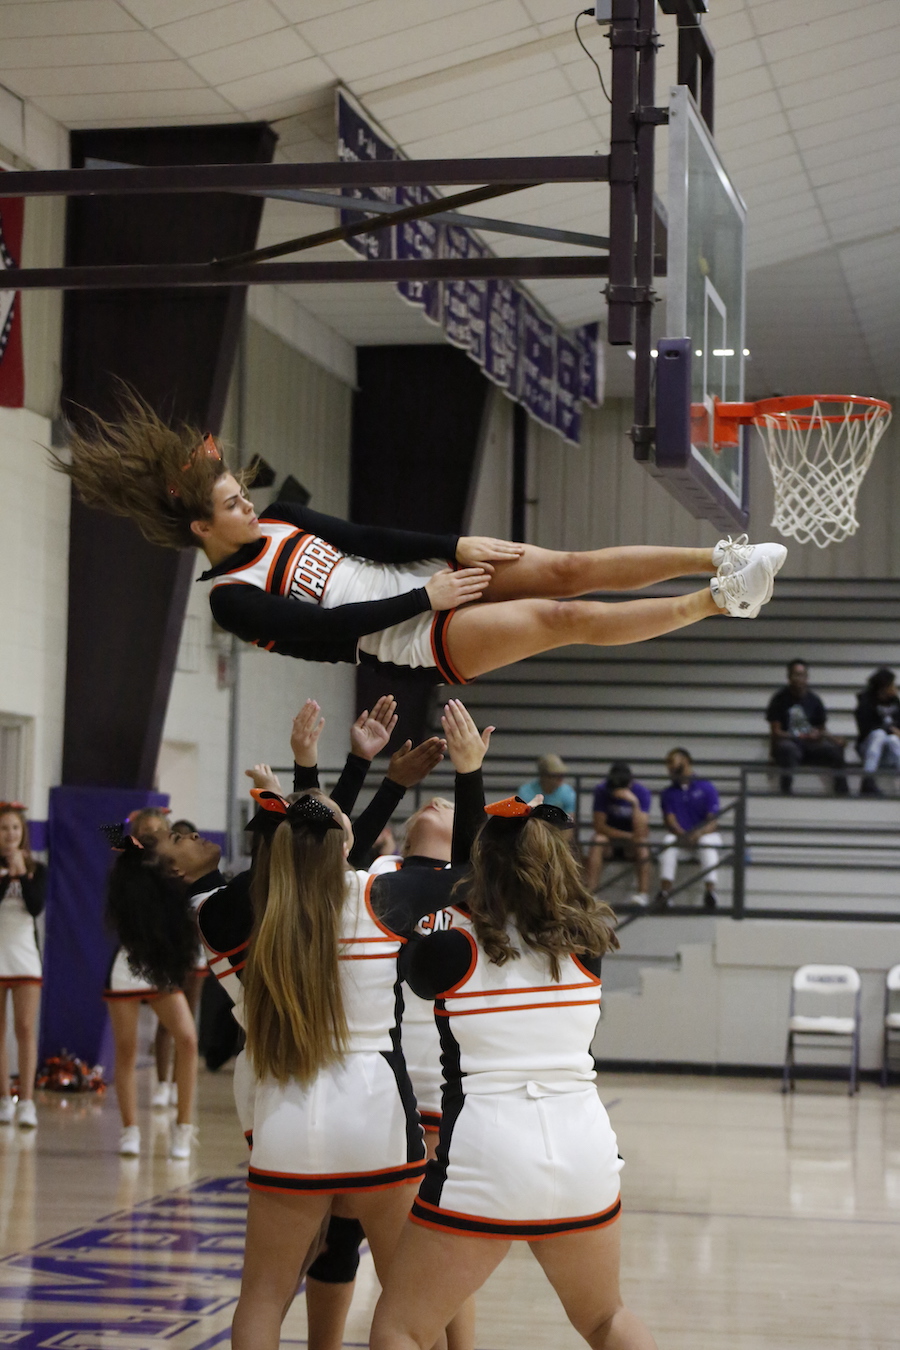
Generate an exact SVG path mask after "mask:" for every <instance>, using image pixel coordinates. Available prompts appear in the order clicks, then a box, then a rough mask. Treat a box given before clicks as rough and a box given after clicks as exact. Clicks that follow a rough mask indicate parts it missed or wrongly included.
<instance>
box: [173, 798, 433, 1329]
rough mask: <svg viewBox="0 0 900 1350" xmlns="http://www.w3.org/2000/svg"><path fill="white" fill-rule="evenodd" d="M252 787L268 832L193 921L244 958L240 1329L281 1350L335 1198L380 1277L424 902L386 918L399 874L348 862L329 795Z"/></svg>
mask: <svg viewBox="0 0 900 1350" xmlns="http://www.w3.org/2000/svg"><path fill="white" fill-rule="evenodd" d="M254 795H256V796H257V798H258V800H259V801H260V805H261V807H262V810H261V812H260V815H261V816H265V815H268V816H269V819H270V822H272V824H274V832H272V830H271V826H270V841H269V842H267V843H266V844H265V845H264V846H263V847H261V848H260V849H259V850H258V852H257V855H256V865H255V877H254V881H253V883H252V894H251V888H250V887H248V886H247V883H246V882H243V883H240V884H238V883H239V879H236V881H235V882H233V883H230V885H229V886H226V887H225V888H223V889H222V890H221V891H218V892H216V893H214V894H213V895H211V896H210V897H209V898H208V899H207V901H206V902H205V904H204V905H203V906H202V908H201V910H200V913H199V922H200V930H201V933H202V935H203V938H204V941H205V942H206V944H207V947H208V948H209V949H210V950H211V951H212V952H213V956H212V957H211V962H210V964H211V965H212V966H213V968H215V966H216V964H217V961H218V960H219V959H221V960H222V961H228V962H230V963H231V968H232V970H233V971H234V972H235V975H236V974H237V970H236V968H237V967H242V969H241V970H240V975H241V976H242V990H241V999H242V1004H243V1008H242V1016H243V1020H244V1022H245V1025H246V1028H247V1052H246V1053H247V1056H248V1060H249V1063H250V1065H251V1067H252V1071H253V1074H254V1078H255V1084H254V1091H253V1130H252V1152H251V1162H250V1175H249V1185H250V1189H251V1196H250V1208H249V1211H248V1225H247V1244H246V1252H245V1264H244V1279H243V1284H242V1293H241V1300H240V1303H239V1305H238V1309H237V1312H236V1315H235V1324H234V1342H233V1343H234V1345H235V1346H237V1347H239V1350H241V1348H242V1347H250V1346H252V1347H253V1348H254V1350H264V1348H267V1347H273V1350H274V1347H275V1346H277V1345H278V1338H279V1329H280V1325H281V1320H282V1317H283V1314H284V1311H285V1308H286V1307H287V1306H288V1305H289V1303H290V1300H291V1298H292V1297H293V1293H294V1290H295V1288H296V1282H297V1274H298V1271H299V1270H300V1268H301V1264H302V1262H303V1260H304V1257H305V1256H306V1254H307V1252H308V1249H309V1247H310V1244H311V1243H312V1242H313V1241H314V1239H315V1238H316V1236H317V1234H318V1232H319V1229H320V1226H321V1224H322V1221H323V1219H324V1217H325V1215H326V1214H327V1213H328V1212H329V1209H330V1208H331V1205H332V1201H333V1198H334V1197H335V1196H340V1197H342V1198H343V1200H344V1202H345V1205H349V1206H350V1207H351V1209H352V1213H353V1214H355V1215H356V1216H358V1218H359V1220H360V1221H361V1223H362V1225H363V1228H364V1229H365V1231H366V1235H367V1237H368V1239H369V1243H370V1246H371V1248H372V1253H373V1256H374V1258H375V1264H376V1269H377V1271H378V1272H379V1275H380V1278H382V1279H383V1278H384V1277H385V1273H386V1269H387V1266H388V1264H389V1262H390V1259H391V1254H392V1252H393V1248H394V1245H395V1243H396V1241H397V1238H398V1236H399V1233H400V1231H401V1229H402V1226H403V1223H404V1221H405V1218H406V1214H407V1213H408V1211H409V1207H410V1204H411V1202H412V1198H413V1191H414V1189H415V1185H416V1184H417V1183H418V1180H419V1179H420V1177H421V1175H422V1171H423V1168H424V1160H425V1150H424V1147H423V1142H422V1130H421V1127H420V1125H419V1121H418V1115H417V1113H416V1107H415V1100H414V1098H413V1095H412V1091H411V1088H410V1084H409V1079H408V1076H407V1074H406V1070H405V1066H404V1063H403V1057H402V1054H401V1052H400V1049H399V1032H398V1026H397V1013H398V997H397V986H398V981H399V973H398V969H397V962H398V957H399V954H400V951H401V949H402V947H403V946H404V943H405V940H406V938H405V934H407V933H410V932H411V931H412V929H413V927H414V925H415V923H416V921H417V920H418V919H419V918H420V917H421V916H422V914H423V913H425V912H426V911H425V910H424V909H422V908H421V906H419V907H418V908H417V906H416V902H415V901H414V900H410V899H409V898H407V900H406V901H405V902H404V904H403V906H402V907H401V908H400V909H398V910H397V911H396V914H395V916H394V919H393V921H386V920H385V919H384V917H383V914H382V911H383V909H384V907H385V905H386V903H387V900H388V895H389V892H390V886H391V883H392V881H393V878H392V877H370V876H369V875H368V874H367V873H365V872H357V871H354V870H352V869H351V868H348V866H347V857H348V855H349V853H350V851H351V849H352V847H353V835H352V830H351V827H350V823H349V820H348V819H347V818H346V816H345V815H344V814H343V812H341V811H340V810H339V809H338V808H337V807H336V806H335V804H334V802H333V801H331V800H330V799H328V798H326V797H325V796H324V795H323V794H321V793H318V792H308V793H306V794H305V795H304V796H302V797H300V798H299V799H298V800H297V801H295V802H294V803H292V804H288V803H287V802H286V801H285V800H284V799H283V798H279V797H277V796H276V795H275V794H271V793H265V792H259V791H258V790H257V791H255V794H254ZM396 924H402V931H398V929H397V927H396V926H395V925H396ZM217 954H218V955H217ZM233 977H234V976H232V978H233Z"/></svg>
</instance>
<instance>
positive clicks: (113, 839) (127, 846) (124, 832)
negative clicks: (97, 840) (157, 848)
mask: <svg viewBox="0 0 900 1350" xmlns="http://www.w3.org/2000/svg"><path fill="white" fill-rule="evenodd" d="M100 833H101V834H105V835H106V837H107V839H108V840H109V846H110V848H111V849H112V851H113V852H114V853H127V852H129V851H130V850H131V849H138V848H139V849H140V850H141V852H142V853H143V851H144V846H143V844H140V843H138V841H137V839H135V838H134V836H133V835H131V834H129V833H128V823H127V821H126V822H125V823H124V824H123V823H122V822H121V821H119V822H117V823H116V824H115V825H101V826H100Z"/></svg>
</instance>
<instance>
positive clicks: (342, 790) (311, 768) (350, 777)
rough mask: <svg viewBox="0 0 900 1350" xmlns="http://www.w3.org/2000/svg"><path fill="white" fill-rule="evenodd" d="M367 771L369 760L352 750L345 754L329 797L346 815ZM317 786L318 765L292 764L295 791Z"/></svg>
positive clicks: (357, 794) (307, 789) (354, 802)
mask: <svg viewBox="0 0 900 1350" xmlns="http://www.w3.org/2000/svg"><path fill="white" fill-rule="evenodd" d="M368 772H369V761H368V760H367V759H363V758H362V756H361V755H354V754H353V753H352V752H351V754H349V755H348V756H347V760H346V763H345V764H344V767H343V769H342V770H341V776H340V778H339V779H338V780H337V782H336V783H335V785H334V791H333V792H332V794H331V799H332V801H334V802H336V803H337V804H338V806H339V807H340V808H341V810H342V811H343V812H345V813H346V814H347V815H348V816H349V815H350V812H351V811H352V810H353V808H354V806H355V805H356V799H357V797H358V796H359V794H360V791H361V789H362V786H363V784H364V783H365V781H366V774H367V773H368ZM318 786H319V767H318V765H317V764H312V765H307V764H295V765H294V791H295V792H308V791H309V790H310V788H317V787H318Z"/></svg>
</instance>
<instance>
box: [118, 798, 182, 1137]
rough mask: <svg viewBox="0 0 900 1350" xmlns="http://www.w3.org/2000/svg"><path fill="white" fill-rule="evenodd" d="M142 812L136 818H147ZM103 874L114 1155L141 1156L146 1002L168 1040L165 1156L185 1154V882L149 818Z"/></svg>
mask: <svg viewBox="0 0 900 1350" xmlns="http://www.w3.org/2000/svg"><path fill="white" fill-rule="evenodd" d="M150 814H152V813H150V812H144V813H142V816H145V815H150ZM129 828H130V829H132V830H134V831H135V834H136V835H137V837H133V836H132V835H126V836H124V838H122V839H121V840H120V841H117V842H119V843H120V844H121V849H120V851H119V853H118V856H117V858H116V861H115V863H114V864H113V868H112V872H111V873H110V877H109V886H108V891H107V919H108V921H109V925H110V927H111V928H112V929H113V931H114V932H115V933H116V935H117V937H118V939H119V943H120V946H119V948H118V950H117V952H116V954H115V956H114V957H113V961H112V965H111V967H110V971H109V975H108V977H107V987H106V991H105V993H104V995H103V997H104V999H105V1000H106V1004H107V1007H108V1008H109V1016H110V1022H111V1023H112V1030H113V1038H114V1041H115V1049H116V1068H115V1086H116V1096H117V1097H118V1101H119V1111H120V1113H121V1116H122V1133H121V1136H120V1139H119V1152H120V1153H121V1154H123V1155H124V1156H125V1157H135V1156H137V1155H138V1154H139V1153H140V1148H141V1131H140V1127H139V1125H138V1123H137V1072H136V1066H137V1049H138V1018H139V1015H140V1008H141V1004H142V1003H149V1004H150V1005H151V1006H152V1008H153V1011H154V1013H155V1014H156V1016H157V1017H158V1018H159V1022H160V1025H161V1026H163V1027H165V1028H166V1030H167V1031H168V1032H170V1034H171V1036H172V1039H173V1041H174V1043H175V1083H176V1086H177V1088H178V1114H177V1118H176V1123H175V1125H174V1127H173V1129H172V1135H171V1140H170V1148H169V1156H170V1157H171V1158H175V1159H185V1158H188V1157H190V1150H191V1145H192V1143H193V1141H194V1137H195V1130H194V1126H193V1125H192V1123H191V1120H192V1114H193V1106H194V1091H195V1088H196V1084H197V1029H196V1026H195V1023H194V1017H193V1013H192V1012H191V1008H190V1005H189V1003H188V1001H187V998H186V997H185V994H184V990H183V987H182V986H183V985H184V984H185V982H186V980H187V978H188V976H189V974H190V972H191V971H192V970H193V969H194V968H195V966H196V962H197V926H196V921H195V919H194V913H193V909H192V906H191V900H190V896H189V894H188V891H187V888H186V887H185V885H184V883H183V882H182V881H181V880H180V879H178V878H176V877H172V876H171V875H170V874H169V872H168V870H166V869H164V868H163V867H162V866H161V865H160V860H159V859H158V858H157V856H156V850H155V844H156V839H155V837H154V834H153V832H152V829H151V828H150V821H149V820H141V819H138V820H136V821H132V822H131V824H130V826H129Z"/></svg>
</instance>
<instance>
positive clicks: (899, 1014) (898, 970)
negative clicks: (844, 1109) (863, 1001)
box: [881, 966, 900, 1087]
mask: <svg viewBox="0 0 900 1350" xmlns="http://www.w3.org/2000/svg"><path fill="white" fill-rule="evenodd" d="M883 1034H884V1039H883V1041H882V1048H881V1086H882V1087H887V1085H888V1074H889V1073H890V1062H891V1043H892V1038H894V1037H896V1039H897V1040H898V1041H900V966H892V967H891V969H890V970H889V971H888V973H887V976H886V978H885V981H884V1033H883Z"/></svg>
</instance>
